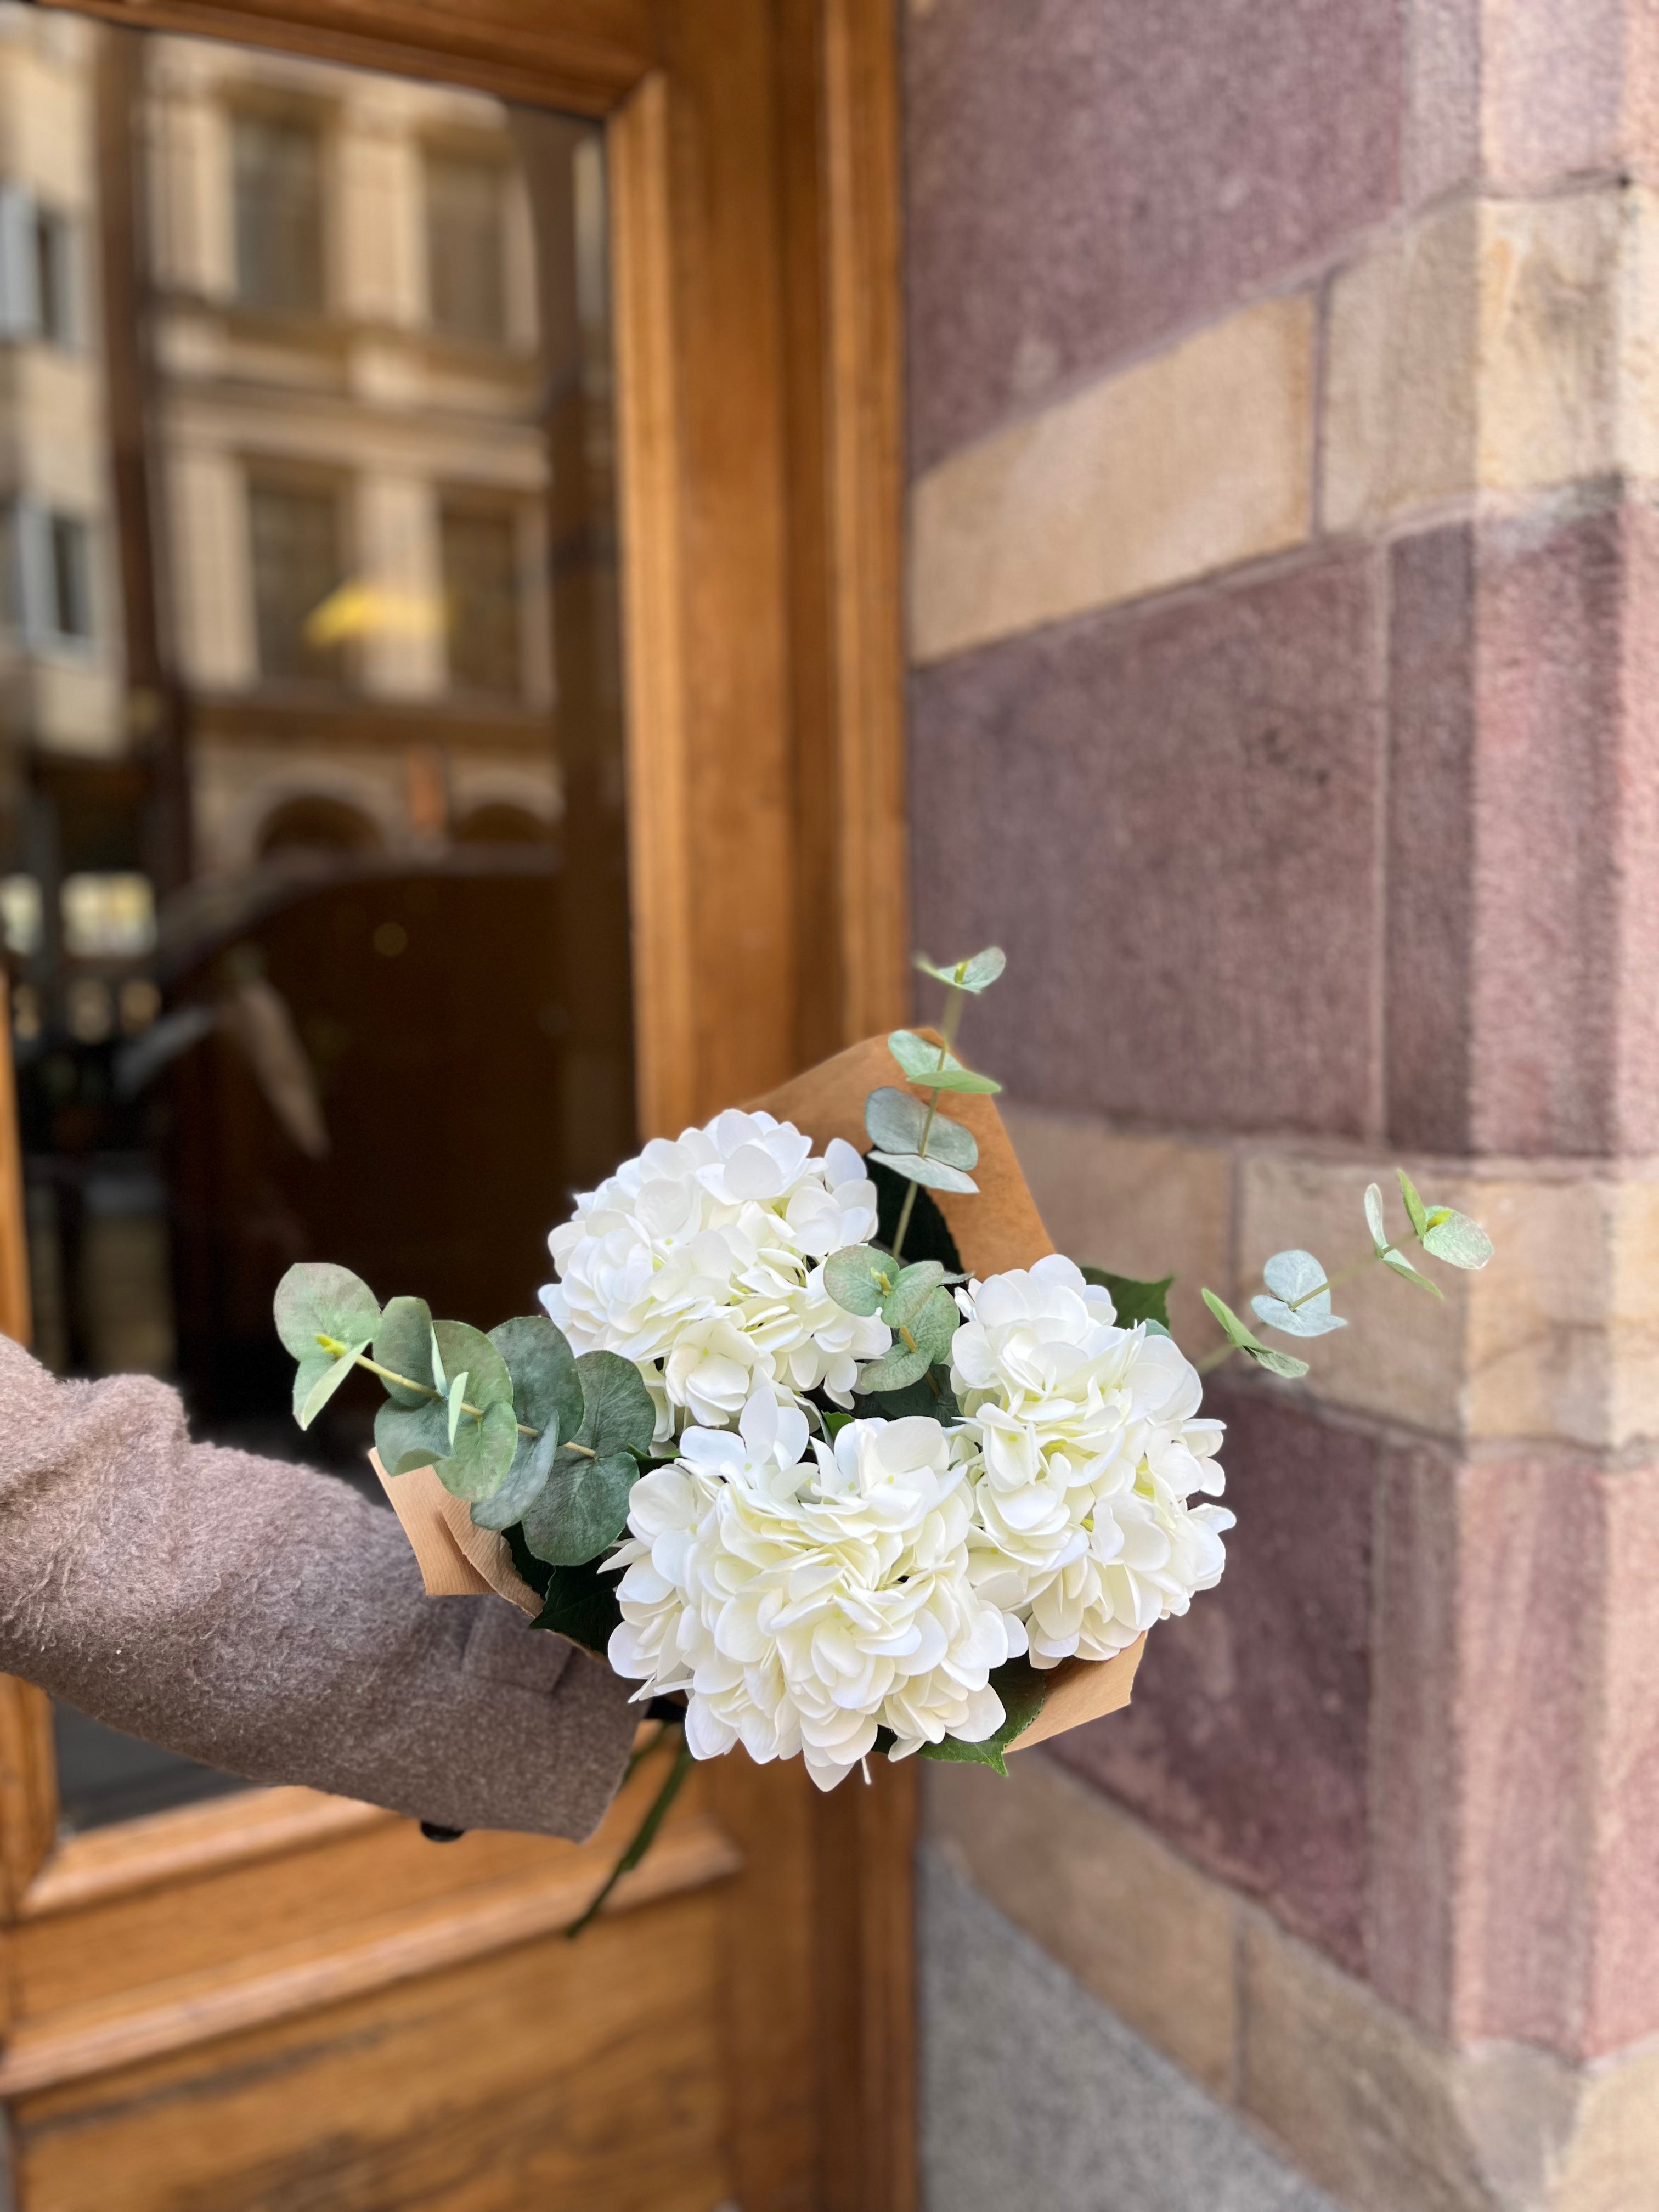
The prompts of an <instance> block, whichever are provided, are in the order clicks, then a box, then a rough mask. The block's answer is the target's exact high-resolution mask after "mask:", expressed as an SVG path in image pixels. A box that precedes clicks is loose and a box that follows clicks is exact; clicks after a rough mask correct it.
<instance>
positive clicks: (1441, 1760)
mask: <svg viewBox="0 0 1659 2212" xmlns="http://www.w3.org/2000/svg"><path fill="white" fill-rule="evenodd" d="M1376 1546H1377V1558H1376V1597H1375V1614H1374V1626H1373V1629H1372V1662H1371V1666H1372V1673H1371V1757H1370V1895H1369V1898H1368V1899H1367V1912H1366V1930H1365V1950H1366V1970H1367V1972H1368V1973H1369V1975H1370V1979H1371V1981H1372V1983H1373V1984H1374V1985H1375V1986H1376V1989H1377V1990H1378V1991H1379V1992H1380V1994H1381V1995H1382V1996H1384V1997H1386V1998H1388V1999H1389V2002H1391V2003H1393V2004H1395V2005H1397V2006H1399V2007H1400V2008H1401V2010H1403V2011H1405V2012H1407V2013H1409V2014H1410V2015H1412V2017H1413V2019H1415V2020H1417V2021H1419V2022H1420V2023H1421V2024H1422V2025H1423V2026H1424V2027H1426V2028H1427V2029H1428V2030H1429V2031H1430V2032H1431V2033H1433V2034H1436V2035H1441V2036H1443V2035H1445V2034H1446V2033H1447V2032H1448V2031H1449V2027H1450V2022H1451V2009H1452V1940H1453V1929H1454V1923H1455V1903H1456V1883H1457V1792H1458V1784H1459V1770H1458V1764H1457V1752H1458V1747H1457V1733H1456V1731H1457V1710H1456V1709H1457V1698H1458V1685H1457V1607H1458V1587H1457V1463H1456V1461H1455V1458H1454V1457H1453V1456H1452V1455H1451V1454H1450V1453H1449V1452H1446V1451H1443V1450H1437V1449H1434V1448H1433V1447H1431V1446H1423V1447H1419V1448H1418V1449H1395V1450H1391V1451H1388V1452H1386V1453H1385V1454H1384V1456H1383V1479H1382V1510H1381V1511H1380V1513H1379V1515H1378V1519H1377V1537H1376Z"/></svg>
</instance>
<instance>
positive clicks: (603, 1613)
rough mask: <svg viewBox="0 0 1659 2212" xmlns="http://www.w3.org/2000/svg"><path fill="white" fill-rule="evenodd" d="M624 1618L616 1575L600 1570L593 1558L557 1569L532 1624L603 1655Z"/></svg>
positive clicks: (550, 1579) (549, 1579)
mask: <svg viewBox="0 0 1659 2212" xmlns="http://www.w3.org/2000/svg"><path fill="white" fill-rule="evenodd" d="M621 1621H622V1607H621V1606H620V1605H619V1604H618V1603H617V1578H616V1577H615V1575H608V1574H603V1573H601V1572H600V1570H599V1563H598V1561H597V1560H592V1559H590V1560H587V1561H586V1562H585V1563H584V1564H583V1565H581V1566H580V1567H555V1568H554V1570H553V1572H552V1574H551V1575H550V1577H549V1578H548V1584H547V1590H546V1594H545V1597H544V1601H543V1605H542V1609H541V1611H540V1612H539V1613H538V1614H537V1616H536V1618H535V1620H532V1622H531V1624H530V1625H531V1626H532V1628H545V1629H548V1630H550V1632H552V1634H553V1635H555V1636H563V1637H566V1638H568V1640H569V1641H570V1642H571V1643H572V1644H580V1645H581V1647H582V1649H583V1650H585V1651H597V1652H598V1653H599V1656H600V1657H601V1658H603V1657H604V1656H605V1646H606V1644H609V1643H610V1641H611V1630H612V1629H613V1628H616V1627H617V1626H620V1624H621Z"/></svg>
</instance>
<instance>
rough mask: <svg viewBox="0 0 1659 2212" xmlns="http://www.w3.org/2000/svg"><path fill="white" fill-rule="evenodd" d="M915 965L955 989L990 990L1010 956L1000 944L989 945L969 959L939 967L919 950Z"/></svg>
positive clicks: (976, 991) (925, 973)
mask: <svg viewBox="0 0 1659 2212" xmlns="http://www.w3.org/2000/svg"><path fill="white" fill-rule="evenodd" d="M1007 965H1008V956H1007V954H1006V952H1005V951H1003V949H1002V947H1001V946H1000V945H987V946H986V948H985V950H984V951H983V952H975V954H973V956H972V957H970V958H969V959H967V960H958V961H957V963H956V964H955V965H954V966H953V967H950V968H937V967H935V966H934V964H933V962H932V961H931V960H930V959H929V958H928V957H927V954H926V953H925V952H918V953H917V954H916V955H915V966H916V967H917V968H918V969H920V970H921V973H922V974H923V975H931V976H933V979H934V981H936V982H939V983H948V984H949V985H950V986H951V989H952V990H953V991H973V992H975V993H978V992H980V991H987V990H989V988H990V987H991V986H992V984H993V983H994V982H995V981H996V980H997V977H998V976H999V975H1001V973H1002V971H1003V969H1005V968H1006V966H1007Z"/></svg>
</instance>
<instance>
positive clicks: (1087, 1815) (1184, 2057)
mask: <svg viewBox="0 0 1659 2212" xmlns="http://www.w3.org/2000/svg"><path fill="white" fill-rule="evenodd" d="M925 1787H926V1796H925V1800H924V1802H925V1805H926V1808H927V1809H926V1816H925V1819H926V1831H927V1836H928V1838H929V1839H930V1841H931V1842H932V1843H933V1844H934V1845H935V1846H936V1847H937V1848H938V1849H939V1850H941V1851H943V1852H944V1854H945V1857H946V1858H947V1859H948V1860H949V1861H950V1863H951V1865H953V1866H955V1867H956V1868H957V1869H958V1870H959V1871H961V1872H963V1873H965V1874H966V1875H968V1876H969V1879H970V1880H971V1881H973V1883H974V1885H975V1887H976V1888H977V1889H978V1890H980V1891H981V1893H982V1894H983V1895H985V1896H986V1897H988V1898H989V1899H991V1901H992V1903H993V1904H994V1905H996V1906H997V1907H998V1909H999V1910H1000V1911H1003V1912H1005V1913H1006V1914H1007V1916H1008V1917H1009V1918H1010V1919H1011V1920H1012V1921H1013V1922H1014V1923H1016V1925H1017V1926H1018V1927H1021V1928H1023V1929H1024V1930H1025V1933H1026V1934H1027V1935H1028V1936H1032V1937H1034V1938H1035V1939H1036V1942H1039V1943H1041V1944H1042V1948H1043V1949H1044V1950H1045V1951H1047V1952H1048V1955H1049V1957H1050V1958H1053V1959H1057V1960H1059V1961H1060V1964H1061V1966H1064V1967H1065V1969H1066V1972H1067V1973H1069V1974H1070V1975H1071V1976H1072V1977H1073V1979H1074V1980H1076V1981H1079V1982H1081V1983H1082V1984H1083V1986H1084V1987H1085V1989H1086V1990H1090V1991H1091V1993H1092V1994H1093V1995H1094V1996H1097V1997H1098V1998H1099V1999H1100V2001H1101V2002H1102V2003H1103V2004H1107V2005H1109V2006H1110V2007H1111V2008H1112V2010H1113V2011H1114V2012H1115V2013H1116V2014H1117V2015H1119V2017H1120V2018H1121V2019H1122V2020H1123V2021H1125V2022H1126V2023H1127V2026H1129V2027H1132V2028H1133V2029H1134V2030H1135V2032H1136V2033H1138V2034H1140V2035H1144V2036H1146V2038H1147V2039H1149V2041H1151V2042H1152V2043H1154V2044H1156V2045H1157V2046H1158V2049H1159V2050H1160V2051H1164V2052H1165V2053H1166V2054H1167V2055H1168V2056H1169V2057H1171V2058H1174V2059H1177V2060H1178V2061H1179V2062H1180V2063H1181V2064H1182V2065H1183V2066H1184V2067H1185V2068H1186V2069H1187V2070H1188V2073H1189V2074H1192V2075H1195V2076H1196V2078H1197V2079H1198V2080H1199V2081H1202V2082H1203V2083H1205V2085H1206V2087H1208V2088H1210V2089H1212V2091H1213V2092H1214V2093H1216V2095H1218V2096H1223V2097H1225V2096H1229V2095H1231V2092H1232V2085H1233V2069H1234V2063H1235V2058H1236V2044H1237V2018H1236V2014H1237V2003H1236V1996H1237V1990H1236V1982H1237V1948H1238V1908H1237V1902H1236V1900H1235V1899H1234V1898H1233V1896H1232V1893H1231V1891H1230V1890H1228V1889H1227V1888H1226V1887H1225V1886H1224V1885H1223V1884H1221V1883H1220V1882H1217V1881H1210V1880H1209V1879H1207V1877H1206V1876H1205V1875H1201V1874H1200V1873H1199V1872H1198V1871H1197V1869H1195V1868H1193V1867H1189V1866H1188V1865H1187V1864H1186V1863H1185V1862H1184V1861H1183V1860H1182V1859H1181V1858H1179V1857H1176V1853H1175V1852H1173V1851H1172V1850H1168V1849H1167V1848H1166V1847H1165V1846H1164V1844H1161V1843H1160V1842H1159V1841H1158V1838H1156V1837H1154V1836H1152V1835H1151V1834H1149V1833H1148V1832H1147V1831H1146V1828H1145V1827H1143V1826H1141V1824H1140V1823H1139V1821H1137V1820H1132V1819H1131V1818H1130V1817H1129V1815H1128V1814H1126V1813H1124V1812H1122V1811H1121V1809H1120V1808H1118V1807H1117V1806H1116V1805H1115V1804H1113V1803H1112V1802H1111V1801H1110V1799H1109V1798H1106V1797H1103V1796H1102V1795H1101V1794H1100V1792H1099V1791H1098V1790H1091V1788H1090V1787H1089V1785H1088V1784H1087V1783H1085V1782H1082V1781H1079V1779H1078V1778H1077V1777H1076V1776H1074V1775H1073V1774H1069V1773H1067V1772H1066V1770H1065V1769H1064V1768H1063V1767H1061V1766H1060V1765H1059V1764H1058V1763H1057V1762H1056V1761H1055V1760H1054V1759H1051V1758H1049V1757H1048V1756H1047V1755H1046V1754H1045V1753H1042V1752H1041V1751H1033V1752H1030V1753H1024V1752H1022V1753H1020V1755H1019V1756H1018V1758H1017V1759H1010V1760H1009V1762H1008V1778H1007V1780H1006V1781H1004V1780H1002V1779H1001V1778H1000V1777H999V1776H997V1775H994V1774H990V1773H987V1771H986V1770H985V1769H984V1768H983V1767H982V1766H951V1765H943V1764H941V1765H936V1766H930V1767H929V1769H928V1771H927V1778H926V1784H925Z"/></svg>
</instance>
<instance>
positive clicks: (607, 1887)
mask: <svg viewBox="0 0 1659 2212" xmlns="http://www.w3.org/2000/svg"><path fill="white" fill-rule="evenodd" d="M670 1735H678V1737H679V1740H680V1741H679V1749H678V1751H677V1752H676V1753H675V1754H674V1763H673V1765H671V1767H670V1768H669V1770H668V1772H667V1775H666V1777H665V1779H664V1782H663V1785H662V1787H661V1789H660V1790H658V1792H657V1794H656V1796H655V1797H653V1799H652V1801H651V1807H650V1809H649V1811H648V1812H647V1814H646V1816H645V1818H644V1820H641V1822H640V1825H639V1826H638V1828H637V1829H636V1830H635V1834H634V1840H633V1842H632V1843H631V1844H629V1846H628V1849H627V1850H625V1851H624V1852H623V1855H622V1857H620V1858H619V1859H618V1860H617V1863H616V1865H615V1866H613V1867H612V1868H611V1871H610V1873H609V1874H608V1875H606V1876H605V1881H604V1882H603V1883H602V1884H601V1886H600V1888H599V1894H598V1896H597V1897H595V1898H594V1899H593V1901H592V1904H591V1905H589V1906H588V1908H587V1910H586V1912H584V1913H583V1914H582V1916H581V1917H580V1919H579V1920H573V1921H572V1922H571V1923H570V1925H569V1927H568V1928H567V1929H565V1931H564V1932H565V1936H566V1937H567V1939H568V1941H569V1942H572V1943H574V1942H575V1940H576V1938H577V1937H578V1936H580V1934H581V1932H582V1930H583V1929H585V1928H587V1927H590V1926H591V1925H592V1923H593V1922H594V1921H595V1920H597V1919H598V1917H599V1914H600V1912H601V1911H602V1910H603V1909H604V1906H605V1900H606V1899H608V1898H609V1896H610V1895H611V1891H612V1890H613V1889H615V1887H617V1883H618V1882H619V1881H621V1880H622V1878H623V1875H625V1874H631V1873H632V1872H633V1870H634V1869H635V1867H636V1866H637V1865H638V1864H639V1863H640V1861H641V1859H642V1858H643V1857H645V1855H646V1853H647V1851H648V1850H650V1848H651V1846H652V1844H653V1842H654V1841H655V1840H656V1834H657V1831H658V1829H659V1828H660V1827H661V1826H662V1824H663V1822H664V1820H666V1819H667V1817H668V1808H669V1807H670V1806H671V1804H672V1803H673V1802H674V1800H675V1798H676V1797H678V1795H679V1792H680V1784H682V1783H683V1782H684V1779H685V1778H686V1776H687V1774H688V1773H689V1772H690V1768H691V1749H690V1745H689V1744H688V1743H687V1742H686V1741H685V1735H684V1729H678V1728H672V1727H671V1728H665V1729H664V1730H663V1732H662V1735H661V1737H659V1739H658V1741H665V1740H666V1739H667V1738H668V1737H669V1736H670ZM649 1749H650V1750H652V1751H654V1750H655V1749H656V1745H655V1744H652V1745H651V1746H649ZM630 1771H631V1770H630Z"/></svg>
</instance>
